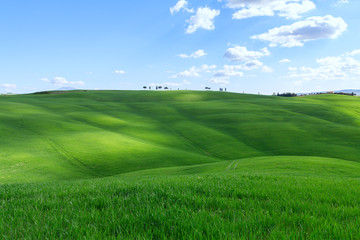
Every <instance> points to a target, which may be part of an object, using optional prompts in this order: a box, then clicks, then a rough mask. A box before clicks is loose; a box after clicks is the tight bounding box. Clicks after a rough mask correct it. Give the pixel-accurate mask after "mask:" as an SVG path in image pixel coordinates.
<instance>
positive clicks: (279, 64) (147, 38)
mask: <svg viewBox="0 0 360 240" xmlns="http://www.w3.org/2000/svg"><path fill="white" fill-rule="evenodd" d="M359 9H360V1H357V0H348V1H347V0H213V1H205V0H197V1H194V0H171V1H160V0H153V1H136V2H134V1H132V2H131V1H119V0H101V1H100V0H76V1H74V0H71V1H70V0H52V1H49V0H17V1H13V0H2V1H1V2H0V32H1V38H0V66H1V68H0V69H1V71H0V93H6V92H12V93H27V92H34V91H42V90H49V89H59V88H62V87H73V88H80V89H142V87H143V86H153V87H154V86H155V85H162V86H168V87H169V88H172V89H178V88H179V89H193V90H202V89H204V87H206V86H208V87H211V88H212V89H219V88H220V87H226V88H227V89H228V90H229V91H233V92H247V93H258V92H260V93H263V94H272V93H273V92H287V91H290V92H309V91H320V90H338V89H346V88H356V89H360V50H359V49H360V46H359V45H360V44H359V43H360V34H359V26H360V17H359V16H360V15H359V14H358V11H359Z"/></svg>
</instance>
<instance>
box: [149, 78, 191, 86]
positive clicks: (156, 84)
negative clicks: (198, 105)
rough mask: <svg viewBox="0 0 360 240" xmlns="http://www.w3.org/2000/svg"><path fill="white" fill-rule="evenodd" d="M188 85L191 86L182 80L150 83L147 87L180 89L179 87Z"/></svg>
mask: <svg viewBox="0 0 360 240" xmlns="http://www.w3.org/2000/svg"><path fill="white" fill-rule="evenodd" d="M189 84H191V82H189V81H188V80H183V81H182V82H165V83H150V84H149V85H150V86H151V87H155V86H162V87H164V86H167V87H180V86H183V85H189Z"/></svg>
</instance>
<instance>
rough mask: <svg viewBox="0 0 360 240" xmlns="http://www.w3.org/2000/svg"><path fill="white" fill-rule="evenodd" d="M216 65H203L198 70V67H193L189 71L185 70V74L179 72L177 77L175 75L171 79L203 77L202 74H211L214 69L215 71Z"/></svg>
mask: <svg viewBox="0 0 360 240" xmlns="http://www.w3.org/2000/svg"><path fill="white" fill-rule="evenodd" d="M215 68H216V65H207V64H203V65H201V67H199V68H197V67H191V68H190V69H189V70H185V71H183V72H179V73H177V74H175V75H173V76H172V77H171V78H178V77H186V78H188V77H190V78H194V77H201V75H200V73H202V72H206V73H209V72H211V70H212V69H215Z"/></svg>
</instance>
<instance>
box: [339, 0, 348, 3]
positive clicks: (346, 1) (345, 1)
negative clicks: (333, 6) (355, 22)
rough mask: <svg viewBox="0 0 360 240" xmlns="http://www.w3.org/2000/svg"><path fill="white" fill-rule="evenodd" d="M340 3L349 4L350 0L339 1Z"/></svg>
mask: <svg viewBox="0 0 360 240" xmlns="http://www.w3.org/2000/svg"><path fill="white" fill-rule="evenodd" d="M338 3H349V0H339V1H338Z"/></svg>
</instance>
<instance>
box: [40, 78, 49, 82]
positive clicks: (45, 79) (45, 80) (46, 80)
mask: <svg viewBox="0 0 360 240" xmlns="http://www.w3.org/2000/svg"><path fill="white" fill-rule="evenodd" d="M40 80H41V81H42V82H50V80H49V79H48V78H42V79H40Z"/></svg>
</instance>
